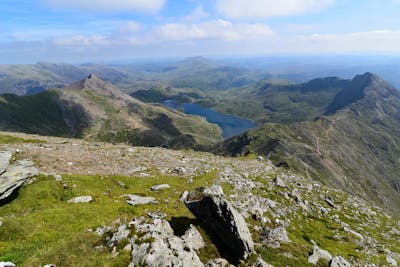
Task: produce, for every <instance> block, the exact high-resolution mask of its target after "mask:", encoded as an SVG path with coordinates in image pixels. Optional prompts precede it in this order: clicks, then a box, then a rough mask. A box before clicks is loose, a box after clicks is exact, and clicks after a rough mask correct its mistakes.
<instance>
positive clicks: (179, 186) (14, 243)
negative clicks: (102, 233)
mask: <svg viewBox="0 0 400 267" xmlns="http://www.w3.org/2000/svg"><path fill="white" fill-rule="evenodd" d="M212 179H213V174H212V173H211V174H207V175H203V176H199V177H196V178H194V179H193V184H187V183H186V180H182V178H178V177H161V176H156V177H152V178H138V177H119V176H112V177H101V176H81V175H64V176H63V180H64V182H65V183H67V184H68V185H69V188H68V189H67V190H64V189H63V186H62V184H61V183H58V182H56V181H55V179H54V177H51V176H48V177H46V176H39V177H38V178H37V181H36V182H35V183H33V184H32V185H26V186H24V187H23V188H22V189H21V190H20V191H19V196H18V198H17V199H15V200H14V201H13V202H11V203H9V204H6V205H4V206H2V207H1V208H0V217H3V218H4V219H3V226H2V227H0V261H1V260H9V261H13V262H14V263H16V264H18V265H19V266H39V265H43V264H45V263H54V264H57V266H121V265H122V266H123V265H124V264H125V265H127V264H128V263H129V260H130V257H129V255H126V254H124V253H121V254H119V255H118V256H117V257H111V256H110V252H109V251H107V250H106V251H101V250H100V251H97V250H95V249H94V247H95V246H96V245H100V244H101V243H102V240H101V239H100V238H99V237H97V236H96V235H95V234H94V233H91V232H86V230H87V229H90V228H92V229H93V228H97V227H99V226H101V225H110V224H111V223H112V222H113V221H114V220H116V219H117V218H119V219H121V221H128V220H131V219H132V218H133V217H135V216H139V215H144V212H145V210H149V211H158V210H160V211H163V212H166V213H167V214H168V217H167V219H168V220H171V219H172V218H175V220H176V219H177V218H187V219H186V220H190V219H193V215H191V213H190V212H189V211H188V210H187V209H186V208H185V207H184V204H183V203H182V202H180V201H179V197H180V194H181V193H182V192H183V191H184V190H189V189H193V188H194V187H196V186H201V185H210V183H211V181H212ZM119 181H121V182H123V183H124V184H125V185H126V188H123V187H121V186H120V185H119V184H118V182H119ZM161 183H168V184H170V185H171V186H172V189H169V190H166V191H161V192H154V191H150V190H149V188H150V187H151V186H153V185H155V184H161ZM72 185H76V188H74V187H73V186H72ZM128 193H129V194H140V195H146V196H153V197H155V198H156V199H157V200H158V201H159V202H160V204H158V205H145V206H137V207H132V206H129V205H128V204H127V203H126V202H125V200H124V199H123V198H121V197H120V196H121V195H123V194H128ZM81 195H91V196H93V197H94V198H95V201H94V202H92V203H88V204H67V200H68V199H71V198H73V197H76V196H81ZM167 200H168V201H169V203H166V202H165V201H167ZM177 221H179V220H177ZM176 227H179V225H176Z"/></svg>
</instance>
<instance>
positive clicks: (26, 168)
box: [0, 160, 39, 200]
mask: <svg viewBox="0 0 400 267" xmlns="http://www.w3.org/2000/svg"><path fill="white" fill-rule="evenodd" d="M38 173H39V172H38V170H37V169H36V168H35V167H34V166H33V162H32V161H30V160H19V161H17V162H16V163H14V164H11V165H9V166H8V167H7V169H6V171H5V172H4V173H3V174H2V175H0V200H3V199H5V198H7V197H9V196H10V195H11V194H12V192H14V190H16V189H17V188H19V187H20V186H21V185H23V184H24V183H25V182H26V181H27V180H28V179H29V178H31V177H33V176H36V175H38Z"/></svg>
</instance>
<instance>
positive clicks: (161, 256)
mask: <svg viewBox="0 0 400 267" xmlns="http://www.w3.org/2000/svg"><path fill="white" fill-rule="evenodd" d="M128 227H129V228H130V229H133V231H134V233H135V234H133V236H132V237H131V238H130V243H131V245H132V252H131V253H132V262H131V264H130V265H129V266H130V267H133V266H138V265H139V266H154V267H156V266H166V267H173V266H174V267H175V266H177V267H186V266H187V267H203V266H204V264H203V263H202V262H201V261H200V259H199V257H198V255H197V252H196V249H195V248H193V246H190V245H189V244H188V243H187V240H185V239H184V238H181V237H178V236H175V235H174V231H173V230H172V228H171V226H170V225H169V223H168V221H166V220H161V219H155V220H154V221H153V222H152V223H147V222H145V221H144V220H143V219H142V218H139V219H135V220H134V221H132V222H131V223H129V226H128ZM188 231H190V232H192V233H193V229H190V228H189V230H188ZM184 236H187V237H189V236H191V234H190V233H188V232H186V233H185V234H184Z"/></svg>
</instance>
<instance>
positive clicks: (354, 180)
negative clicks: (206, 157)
mask: <svg viewBox="0 0 400 267" xmlns="http://www.w3.org/2000/svg"><path fill="white" fill-rule="evenodd" d="M313 83H314V84H318V85H319V86H315V87H311V86H310V85H311V84H313ZM329 83H331V86H326V85H327V84H329ZM294 87H295V88H299V89H298V91H297V92H296V91H290V90H286V91H285V92H287V94H286V97H287V98H286V100H287V99H290V101H291V102H290V104H291V105H287V106H286V107H285V112H288V113H292V112H293V113H292V114H293V119H292V120H290V123H282V122H281V123H278V122H273V123H266V124H264V125H263V126H261V127H260V128H257V129H254V130H250V131H248V132H246V133H244V134H242V135H240V136H237V137H234V138H231V139H230V140H227V141H225V142H224V143H222V144H220V145H219V146H218V147H217V148H216V152H218V153H221V154H225V155H227V154H229V155H246V154H249V153H256V154H261V155H265V156H267V157H268V158H269V159H270V160H272V161H273V162H274V164H276V165H277V166H283V167H284V166H287V167H291V168H293V169H296V170H297V171H299V172H301V173H303V174H304V175H305V176H309V177H311V178H314V179H317V180H320V181H322V182H324V183H327V184H330V185H334V186H338V187H340V188H342V189H344V190H347V191H349V192H352V193H355V194H358V195H361V196H362V197H364V198H365V199H367V200H370V201H375V202H376V203H379V204H380V205H381V206H384V207H385V208H387V209H391V210H394V211H396V212H400V179H399V176H398V174H399V173H400V165H399V157H400V129H399V127H398V126H399V125H400V93H399V92H398V91H397V90H396V89H395V88H394V87H392V86H391V85H390V84H389V83H387V82H385V81H384V80H382V79H381V78H379V77H378V76H376V75H374V74H371V73H366V74H364V75H358V76H356V77H355V78H354V79H353V80H339V79H333V78H328V79H319V80H314V81H312V82H310V83H307V84H302V85H298V86H294ZM319 88H320V89H319ZM339 88H342V89H340V90H339ZM273 90H274V92H276V93H275V94H273V93H271V92H268V93H267V94H269V95H271V94H272V95H274V96H275V97H278V96H277V95H279V97H282V96H283V95H284V93H283V92H282V89H280V90H277V89H273ZM302 90H303V91H302ZM299 92H304V94H305V96H304V98H303V101H302V102H301V103H302V105H301V106H304V105H305V104H304V103H307V104H306V107H307V109H309V110H312V111H313V112H314V113H312V114H309V116H308V117H302V116H301V115H300V116H299V114H298V113H296V110H297V108H298V106H297V105H295V103H300V102H296V101H294V100H293V98H291V97H290V96H293V95H300V94H299ZM313 94H315V95H323V96H326V98H325V99H324V100H325V101H322V98H320V99H316V100H315V101H317V102H318V101H319V102H318V105H316V104H315V102H309V101H308V100H307V99H310V95H313ZM328 96H329V97H328ZM265 101H267V100H265ZM278 108H279V107H277V109H278ZM270 110H271V109H270ZM281 110H283V108H281ZM276 112H280V111H276ZM273 116H274V114H272V115H271V117H273Z"/></svg>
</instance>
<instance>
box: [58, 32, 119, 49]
mask: <svg viewBox="0 0 400 267" xmlns="http://www.w3.org/2000/svg"><path fill="white" fill-rule="evenodd" d="M52 42H53V44H55V45H60V46H96V45H110V44H112V42H111V41H110V40H109V38H108V37H106V36H103V35H73V36H70V37H61V38H55V39H54V40H53V41H52Z"/></svg>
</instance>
